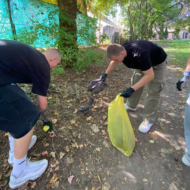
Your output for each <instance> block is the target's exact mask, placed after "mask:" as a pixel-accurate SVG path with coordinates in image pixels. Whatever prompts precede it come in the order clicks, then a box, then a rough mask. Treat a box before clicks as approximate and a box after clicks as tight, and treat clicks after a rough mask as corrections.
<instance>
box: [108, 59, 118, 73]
mask: <svg viewBox="0 0 190 190" xmlns="http://www.w3.org/2000/svg"><path fill="white" fill-rule="evenodd" d="M116 64H117V61H111V62H110V64H109V66H108V68H107V70H106V74H107V75H108V74H109V73H110V72H111V71H112V70H113V69H114V67H115V66H116Z"/></svg>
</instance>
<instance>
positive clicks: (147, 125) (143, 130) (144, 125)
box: [139, 121, 153, 133]
mask: <svg viewBox="0 0 190 190" xmlns="http://www.w3.org/2000/svg"><path fill="white" fill-rule="evenodd" d="M152 125H153V124H150V123H145V122H144V121H143V122H142V123H141V124H140V126H139V131H140V132H141V133H147V132H148V131H149V130H150V128H151V127H152Z"/></svg>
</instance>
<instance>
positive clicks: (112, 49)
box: [107, 44, 125, 58]
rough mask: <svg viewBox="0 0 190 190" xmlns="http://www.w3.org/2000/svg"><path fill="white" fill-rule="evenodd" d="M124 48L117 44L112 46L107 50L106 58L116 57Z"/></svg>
mask: <svg viewBox="0 0 190 190" xmlns="http://www.w3.org/2000/svg"><path fill="white" fill-rule="evenodd" d="M123 50H125V48H124V47H123V46H121V45H119V44H112V45H110V46H109V47H108V49H107V56H108V57H109V58H111V57H112V56H118V55H119V54H120V53H121V52H122V51H123Z"/></svg>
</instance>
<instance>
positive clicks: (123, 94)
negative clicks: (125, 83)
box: [120, 87, 135, 98]
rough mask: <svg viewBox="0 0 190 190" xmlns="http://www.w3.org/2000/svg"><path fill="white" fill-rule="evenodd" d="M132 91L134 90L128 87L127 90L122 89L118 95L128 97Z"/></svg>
mask: <svg viewBox="0 0 190 190" xmlns="http://www.w3.org/2000/svg"><path fill="white" fill-rule="evenodd" d="M133 92H135V90H134V89H133V88H131V87H130V88H128V89H127V90H125V91H123V92H122V94H121V95H120V96H123V97H124V98H129V97H130V96H131V95H132V93H133Z"/></svg>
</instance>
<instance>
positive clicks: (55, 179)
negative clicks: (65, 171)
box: [49, 173, 58, 184]
mask: <svg viewBox="0 0 190 190" xmlns="http://www.w3.org/2000/svg"><path fill="white" fill-rule="evenodd" d="M57 180H58V177H57V174H56V173H54V175H53V177H52V178H51V180H50V182H49V183H51V184H52V183H54V182H56V181H57Z"/></svg>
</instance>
